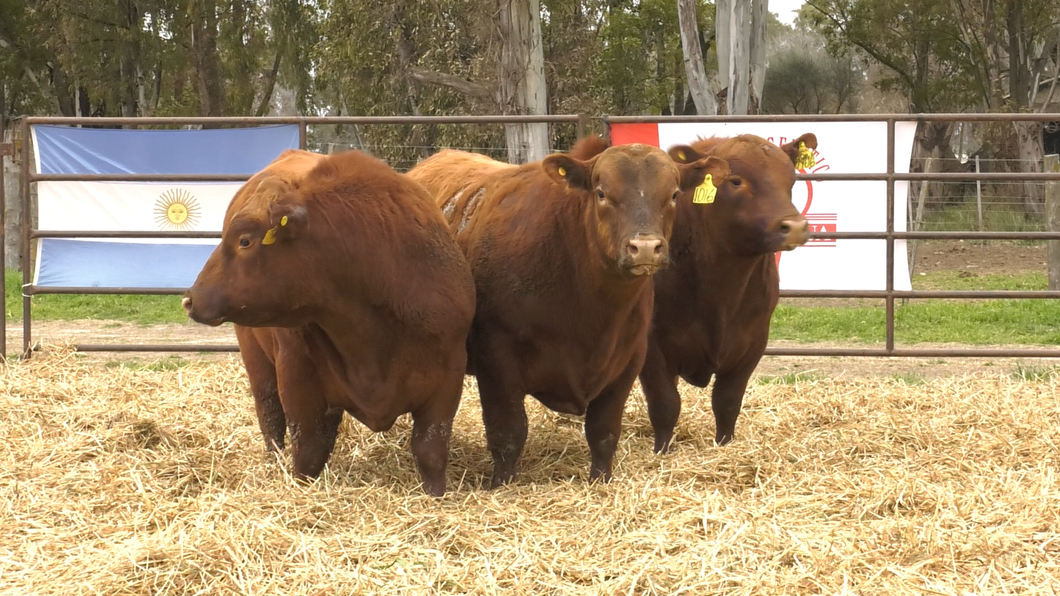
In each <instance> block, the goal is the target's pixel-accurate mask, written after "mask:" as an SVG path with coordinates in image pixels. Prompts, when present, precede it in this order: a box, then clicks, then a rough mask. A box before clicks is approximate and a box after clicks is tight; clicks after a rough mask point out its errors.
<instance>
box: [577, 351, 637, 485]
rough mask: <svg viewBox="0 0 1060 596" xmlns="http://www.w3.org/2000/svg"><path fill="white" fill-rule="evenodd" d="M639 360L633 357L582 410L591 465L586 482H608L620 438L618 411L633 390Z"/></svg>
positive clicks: (624, 406) (620, 422) (619, 413)
mask: <svg viewBox="0 0 1060 596" xmlns="http://www.w3.org/2000/svg"><path fill="white" fill-rule="evenodd" d="M643 362H644V359H643V358H634V362H633V363H631V364H630V366H629V367H628V368H627V369H626V370H625V371H624V372H623V373H622V376H620V377H619V378H618V379H615V380H614V381H613V382H612V383H611V384H610V385H608V386H607V387H605V388H604V390H603V391H601V392H600V395H598V396H596V399H594V400H593V401H591V402H589V407H588V408H587V409H586V411H585V440H586V442H588V443H589V453H590V454H591V455H592V464H591V466H590V468H589V480H590V482H591V481H594V480H603V481H604V482H610V481H611V464H612V461H613V460H614V458H615V450H617V449H618V439H619V437H620V436H621V435H622V412H623V410H625V408H626V400H627V399H629V392H630V390H632V389H633V381H634V380H636V378H637V372H638V371H640V369H641V365H642V364H643Z"/></svg>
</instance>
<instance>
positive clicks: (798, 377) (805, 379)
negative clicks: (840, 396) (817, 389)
mask: <svg viewBox="0 0 1060 596" xmlns="http://www.w3.org/2000/svg"><path fill="white" fill-rule="evenodd" d="M822 379H824V377H822V376H821V375H819V374H817V373H816V372H814V371H812V370H807V371H801V372H790V373H787V374H783V375H759V376H758V377H757V379H756V382H757V383H758V384H759V385H794V384H796V383H811V382H813V381H820V380H822Z"/></svg>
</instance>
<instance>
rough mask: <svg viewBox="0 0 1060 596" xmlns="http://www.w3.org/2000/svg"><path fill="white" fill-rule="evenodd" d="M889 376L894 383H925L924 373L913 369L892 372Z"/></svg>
mask: <svg viewBox="0 0 1060 596" xmlns="http://www.w3.org/2000/svg"><path fill="white" fill-rule="evenodd" d="M891 378H892V379H894V381H895V382H896V383H901V384H903V385H923V384H924V383H927V379H925V378H924V375H922V374H920V373H918V372H913V371H909V372H903V373H894V374H893V375H891Z"/></svg>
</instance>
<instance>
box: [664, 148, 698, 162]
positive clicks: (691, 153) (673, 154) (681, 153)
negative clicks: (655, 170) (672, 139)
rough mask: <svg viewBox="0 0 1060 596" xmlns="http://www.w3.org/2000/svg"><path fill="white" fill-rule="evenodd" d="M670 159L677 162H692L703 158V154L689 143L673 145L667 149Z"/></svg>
mask: <svg viewBox="0 0 1060 596" xmlns="http://www.w3.org/2000/svg"><path fill="white" fill-rule="evenodd" d="M667 153H669V154H670V159H672V160H674V161H675V162H677V163H692V162H694V161H699V160H700V159H703V157H704V155H703V154H702V153H700V152H699V151H696V150H695V149H693V148H692V146H691V145H674V146H673V147H670V150H669V151H667Z"/></svg>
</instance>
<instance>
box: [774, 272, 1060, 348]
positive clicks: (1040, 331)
mask: <svg viewBox="0 0 1060 596" xmlns="http://www.w3.org/2000/svg"><path fill="white" fill-rule="evenodd" d="M1047 288H1048V278H1047V277H1046V275H1045V274H1044V273H1020V274H1014V275H1005V274H986V275H971V276H969V275H964V276H962V274H961V273H960V272H958V271H933V272H930V273H928V274H927V275H922V276H921V275H918V276H916V278H915V279H914V280H913V289H915V290H1045V289H1047ZM810 302H811V301H809V300H805V301H799V303H800V304H809V303H810ZM863 302H865V301H862V303H863ZM873 302H876V303H878V305H873V306H863V305H859V306H851V307H816V306H801V305H800V306H792V305H790V304H782V305H780V306H778V307H777V310H776V312H775V313H774V314H773V322H772V325H771V327H770V337H771V338H772V339H781V340H790V341H798V342H814V341H830V342H843V343H880V342H883V341H885V332H884V309H883V301H882V300H879V301H873ZM894 327H895V331H894V333H895V340H896V342H897V343H900V344H908V343H919V342H931V343H946V342H954V343H967V344H1041V345H1050V344H1060V301H1057V300H990V301H988V300H961V301H956V300H909V301H907V302H906V303H905V304H900V303H899V304H896V305H895V324H894Z"/></svg>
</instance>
